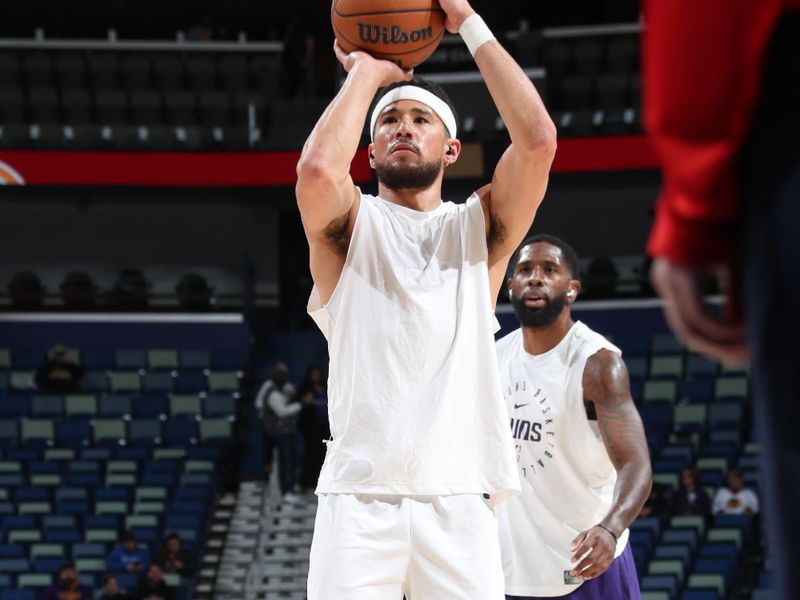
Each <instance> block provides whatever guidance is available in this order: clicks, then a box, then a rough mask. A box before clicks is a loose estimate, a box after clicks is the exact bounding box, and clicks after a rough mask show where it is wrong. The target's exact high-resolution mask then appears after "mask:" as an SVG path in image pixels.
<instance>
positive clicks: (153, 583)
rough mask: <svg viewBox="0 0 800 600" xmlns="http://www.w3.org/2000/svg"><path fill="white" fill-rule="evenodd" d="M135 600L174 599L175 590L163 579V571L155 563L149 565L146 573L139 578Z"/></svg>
mask: <svg viewBox="0 0 800 600" xmlns="http://www.w3.org/2000/svg"><path fill="white" fill-rule="evenodd" d="M134 597H135V598H136V600H175V590H174V589H173V588H171V587H170V586H168V585H167V582H166V581H164V572H163V571H162V570H161V567H159V566H158V565H157V564H152V565H150V568H148V569H147V575H144V576H143V577H142V578H141V579H139V587H138V588H137V589H136V594H134Z"/></svg>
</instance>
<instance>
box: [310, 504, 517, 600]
mask: <svg viewBox="0 0 800 600" xmlns="http://www.w3.org/2000/svg"><path fill="white" fill-rule="evenodd" d="M310 561H311V563H310V567H309V573H308V600H334V599H335V600H401V599H402V598H403V595H404V594H405V596H406V598H407V599H408V600H503V598H504V594H503V589H504V587H503V586H504V583H503V566H502V563H501V560H500V545H499V542H498V537H497V521H496V519H495V515H494V510H493V509H492V508H491V506H490V504H489V501H488V500H484V499H483V498H482V497H481V496H480V495H477V494H459V495H453V496H412V497H408V496H372V495H352V494H323V495H321V496H320V497H319V506H318V508H317V517H316V521H315V523H314V541H313V543H312V544H311V558H310Z"/></svg>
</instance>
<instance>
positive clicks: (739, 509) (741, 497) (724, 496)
mask: <svg viewBox="0 0 800 600" xmlns="http://www.w3.org/2000/svg"><path fill="white" fill-rule="evenodd" d="M712 508H713V511H714V514H715V515H754V514H756V513H758V510H759V505H758V496H757V495H756V493H755V492H754V491H753V490H751V489H750V488H746V487H744V484H743V481H742V473H741V471H739V470H738V469H733V470H731V471H728V476H727V485H726V486H724V487H721V488H719V489H718V490H717V493H716V494H715V495H714V505H713V507H712Z"/></svg>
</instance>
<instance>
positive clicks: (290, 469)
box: [256, 363, 302, 503]
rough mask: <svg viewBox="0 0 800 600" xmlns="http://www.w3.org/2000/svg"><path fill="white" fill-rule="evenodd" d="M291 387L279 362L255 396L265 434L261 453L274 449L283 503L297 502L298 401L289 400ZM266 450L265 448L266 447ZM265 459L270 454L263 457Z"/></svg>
mask: <svg viewBox="0 0 800 600" xmlns="http://www.w3.org/2000/svg"><path fill="white" fill-rule="evenodd" d="M294 394H295V389H294V386H292V385H291V384H290V383H289V371H288V369H287V368H286V365H285V364H283V363H279V364H278V365H276V366H275V368H274V369H273V370H272V377H270V379H269V380H267V381H266V382H265V383H264V385H262V386H261V389H260V390H259V391H258V395H257V397H256V406H261V408H262V409H261V423H262V428H263V431H264V437H265V442H267V443H265V444H264V447H265V452H266V451H269V452H271V451H272V448H273V447H274V448H275V449H277V451H278V471H279V476H280V488H281V495H282V496H283V501H284V502H289V503H291V502H297V500H298V497H297V496H295V494H294V486H295V483H296V480H297V468H298V463H299V461H298V453H299V450H300V448H299V443H298V435H297V415H298V413H299V412H300V410H301V409H302V404H301V403H292V398H293V397H294ZM267 449H269V450H267ZM264 459H265V461H266V460H269V459H271V456H265V457H264Z"/></svg>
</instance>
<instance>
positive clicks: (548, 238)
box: [514, 233, 581, 280]
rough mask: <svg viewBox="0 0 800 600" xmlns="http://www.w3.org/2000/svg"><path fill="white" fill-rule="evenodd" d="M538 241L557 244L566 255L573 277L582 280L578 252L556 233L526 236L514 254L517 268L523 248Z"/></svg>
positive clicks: (564, 255)
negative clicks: (555, 234)
mask: <svg viewBox="0 0 800 600" xmlns="http://www.w3.org/2000/svg"><path fill="white" fill-rule="evenodd" d="M537 242H545V243H546V244H550V245H551V246H555V247H556V248H558V249H559V250H561V255H562V256H563V257H564V260H565V261H566V262H567V266H568V267H569V271H570V274H571V275H572V278H573V279H578V280H580V278H581V271H580V267H579V266H578V255H577V254H576V252H575V250H574V249H573V247H572V246H570V245H569V244H568V243H567V242H565V241H564V240H562V239H561V238H558V237H556V236H554V235H550V234H549V233H537V234H536V235H532V236H530V237H528V238H525V239H524V240H523V242H522V243H521V244H520V245H519V248H518V249H517V253H516V255H515V256H514V267H515V268H516V266H517V262H519V254H520V252H522V249H523V248H525V247H526V246H530V245H531V244H535V243H537Z"/></svg>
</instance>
